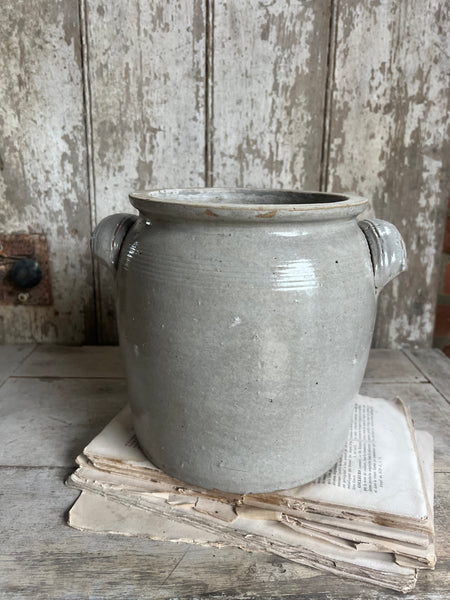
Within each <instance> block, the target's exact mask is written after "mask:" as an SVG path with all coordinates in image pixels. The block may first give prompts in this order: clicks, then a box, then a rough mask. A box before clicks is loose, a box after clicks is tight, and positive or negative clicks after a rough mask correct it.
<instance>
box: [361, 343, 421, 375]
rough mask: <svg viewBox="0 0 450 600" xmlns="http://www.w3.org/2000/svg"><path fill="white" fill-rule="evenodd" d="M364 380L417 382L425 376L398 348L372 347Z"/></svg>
mask: <svg viewBox="0 0 450 600" xmlns="http://www.w3.org/2000/svg"><path fill="white" fill-rule="evenodd" d="M364 381H365V382H366V383H367V382H369V381H370V382H371V383H377V382H378V383H417V382H419V381H421V382H426V381H428V380H427V378H426V377H425V376H424V375H423V373H422V372H421V371H419V370H418V369H417V368H416V367H415V366H414V365H413V363H412V362H411V361H410V360H409V359H408V358H407V357H406V356H405V355H404V354H403V353H402V352H399V351H398V350H385V349H383V348H372V349H371V351H370V355H369V361H368V363H367V368H366V372H365V374H364Z"/></svg>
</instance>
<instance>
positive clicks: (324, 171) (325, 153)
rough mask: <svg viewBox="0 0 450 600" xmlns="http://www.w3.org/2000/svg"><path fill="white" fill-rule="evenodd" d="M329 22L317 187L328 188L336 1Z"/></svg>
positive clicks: (331, 1)
mask: <svg viewBox="0 0 450 600" xmlns="http://www.w3.org/2000/svg"><path fill="white" fill-rule="evenodd" d="M329 10H330V22H329V29H328V50H327V75H326V80H325V100H324V114H323V125H322V150H321V156H320V178H319V189H320V190H322V191H327V189H328V159H329V156H330V139H331V136H330V131H331V114H332V110H333V86H334V77H335V66H336V39H337V23H338V2H337V0H330V8H329Z"/></svg>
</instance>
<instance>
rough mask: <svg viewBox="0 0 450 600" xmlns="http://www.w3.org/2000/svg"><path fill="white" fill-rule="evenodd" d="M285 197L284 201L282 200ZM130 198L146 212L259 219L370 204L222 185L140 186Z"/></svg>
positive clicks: (345, 211) (352, 211) (312, 215)
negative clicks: (191, 186) (152, 187)
mask: <svg viewBox="0 0 450 600" xmlns="http://www.w3.org/2000/svg"><path fill="white" fill-rule="evenodd" d="M284 198H285V199H286V200H287V202H283V201H281V200H283V199H284ZM129 199H130V202H131V204H132V205H133V206H134V207H135V208H137V209H138V210H139V211H140V212H141V213H142V214H144V215H146V216H157V217H159V218H164V217H167V218H184V219H186V218H193V219H201V220H211V219H215V220H216V221H220V220H222V221H223V220H227V221H228V220H233V221H234V220H240V221H242V220H245V221H247V220H253V219H257V220H258V221H260V222H261V221H262V222H264V221H266V222H267V221H271V222H273V221H298V220H301V221H312V220H327V219H341V218H350V217H355V216H357V215H358V214H360V213H362V212H363V211H364V210H365V209H366V208H367V206H368V204H369V203H368V200H367V199H366V198H363V197H361V196H357V195H355V194H347V193H336V192H320V191H303V190H284V189H283V190H281V189H265V188H224V187H221V188H216V187H212V188H207V187H205V188H163V189H154V190H142V191H136V192H132V193H131V194H130V195H129ZM249 200H252V202H250V201H249ZM295 200H297V202H295Z"/></svg>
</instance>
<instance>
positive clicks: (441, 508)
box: [0, 346, 450, 600]
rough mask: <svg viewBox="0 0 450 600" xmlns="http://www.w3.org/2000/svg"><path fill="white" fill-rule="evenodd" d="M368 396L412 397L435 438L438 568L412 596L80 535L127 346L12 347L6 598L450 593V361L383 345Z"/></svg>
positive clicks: (204, 551)
mask: <svg viewBox="0 0 450 600" xmlns="http://www.w3.org/2000/svg"><path fill="white" fill-rule="evenodd" d="M362 393H366V394H369V395H372V396H381V397H385V398H391V397H394V396H400V397H401V398H402V399H403V400H405V402H406V403H407V404H408V405H409V406H410V409H411V412H412V415H413V418H414V421H415V424H416V427H417V428H421V429H426V430H428V431H429V432H430V433H432V434H433V436H434V440H435V485H436V497H435V513H436V534H437V556H438V563H437V567H436V570H435V571H434V572H433V571H422V572H420V573H419V579H418V583H417V587H416V590H415V592H414V593H412V594H408V595H407V596H402V594H400V593H396V592H391V591H389V590H383V589H381V588H377V587H375V586H370V585H364V584H362V583H359V582H352V581H350V580H348V579H343V578H340V577H337V576H334V575H331V574H327V573H325V572H323V571H318V570H314V569H311V568H307V567H303V566H301V565H298V564H295V563H292V562H289V561H287V560H283V559H281V558H278V557H276V556H271V555H266V554H257V553H249V552H245V551H243V550H239V549H237V548H223V549H220V550H219V549H215V548H205V547H202V546H192V545H188V544H179V543H177V544H174V543H169V542H167V543H162V542H153V541H151V540H147V539H142V538H132V537H123V536H119V535H105V534H90V533H86V532H79V531H76V530H74V529H71V528H70V527H68V526H67V525H66V514H67V510H68V508H69V507H70V506H71V504H72V503H73V501H74V500H75V498H76V496H77V493H76V491H74V490H72V489H69V488H66V487H65V486H64V484H63V482H64V480H65V478H66V477H67V475H68V474H69V473H70V472H71V471H72V470H73V468H74V458H75V457H76V455H77V454H78V453H79V452H80V451H81V450H82V449H83V447H84V446H85V445H86V444H87V443H88V442H89V441H90V440H91V439H92V438H93V437H94V436H95V435H96V434H97V433H98V432H99V431H100V430H101V429H102V427H103V426H104V425H106V423H107V422H108V421H109V420H110V419H111V418H112V417H113V416H114V415H115V414H116V413H117V412H118V410H119V409H120V408H121V407H122V405H123V404H124V403H125V402H126V400H127V393H126V385H125V380H124V375H123V370H122V366H121V362H120V357H119V353H118V349H117V348H115V347H81V348H80V347H54V346H0V440H1V449H0V469H1V487H0V541H1V544H0V599H3V598H8V599H10V598H14V599H19V598H20V599H22V598H33V600H39V599H41V598H42V599H46V600H47V599H53V598H54V599H58V600H59V599H70V600H75V599H78V598H90V599H91V598H92V599H93V598H95V599H96V600H102V599H110V598H111V599H112V598H114V599H120V600H125V599H133V600H138V599H144V598H145V599H155V600H160V599H165V598H198V599H200V598H221V599H227V598H245V599H253V598H255V599H256V598H257V599H258V600H265V599H269V598H288V599H294V598H295V599H302V600H307V599H308V600H311V599H321V600H325V599H326V600H344V599H355V598H358V599H361V600H369V599H373V600H375V599H379V600H388V599H392V598H394V597H397V596H399V597H405V598H408V599H409V600H413V599H414V600H416V599H417V600H418V599H423V600H425V599H426V600H430V599H433V600H436V599H440V598H442V599H444V598H450V580H449V571H450V542H449V530H450V528H449V522H450V510H449V504H450V502H449V497H450V457H449V447H450V446H449V431H450V427H449V415H450V405H449V402H450V361H449V360H448V359H447V358H446V357H445V356H444V354H442V353H441V352H440V351H439V350H405V351H394V350H373V351H372V353H371V357H370V361H369V365H368V368H367V371H366V378H365V380H364V384H363V387H362Z"/></svg>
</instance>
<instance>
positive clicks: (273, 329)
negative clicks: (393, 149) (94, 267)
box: [92, 188, 406, 493]
mask: <svg viewBox="0 0 450 600" xmlns="http://www.w3.org/2000/svg"><path fill="white" fill-rule="evenodd" d="M130 201H131V204H132V205H133V206H134V207H135V208H137V209H138V211H139V215H131V214H117V215H112V216H110V217H107V218H106V219H104V220H103V221H101V223H100V224H99V225H98V227H97V228H96V230H95V232H94V234H93V238H92V248H93V252H94V255H95V256H96V257H97V258H98V259H99V260H100V261H102V262H103V263H105V264H106V265H107V266H108V267H109V268H110V270H111V271H112V272H113V273H114V278H115V289H116V301H117V318H118V328H119V337H120V345H121V348H122V354H123V358H124V361H125V368H126V374H127V380H128V386H129V394H130V404H131V411H132V416H133V423H134V427H135V430H136V435H137V438H138V440H139V442H140V445H141V447H142V449H143V451H144V452H145V453H146V455H147V456H148V457H149V459H150V460H151V461H152V463H153V464H155V465H156V466H158V467H160V468H161V469H163V470H164V471H165V472H167V473H169V474H170V475H172V476H174V477H176V478H179V479H181V480H182V481H184V482H187V483H190V484H192V485H195V486H202V487H205V488H217V489H219V490H223V491H226V492H236V493H249V492H265V491H270V490H276V489H283V488H291V487H294V486H297V485H301V484H303V483H306V482H308V481H311V480H313V479H315V478H316V477H318V476H319V475H321V474H322V473H324V472H325V471H327V470H328V469H329V468H330V467H331V466H332V465H333V464H334V463H335V462H336V461H337V459H338V458H339V456H340V453H341V452H342V449H343V447H344V444H345V441H346V438H347V434H348V431H349V427H350V422H351V417H352V408H353V402H354V399H355V396H356V394H357V393H358V390H359V387H360V384H361V381H362V378H363V375H364V371H365V367H366V364H367V359H368V355H369V348H370V344H371V338H372V333H373V328H374V322H375V312H376V300H377V294H378V292H379V290H381V288H382V287H383V286H384V285H385V284H386V283H387V282H388V281H390V280H391V279H393V278H394V277H395V276H396V275H398V274H399V273H400V272H401V271H403V270H404V269H405V266H406V255H405V250H404V245H403V241H402V238H401V236H400V234H399V232H398V231H397V229H396V228H395V227H394V226H393V225H391V224H390V223H387V222H385V221H381V220H378V219H371V220H365V221H359V222H358V221H357V219H356V217H357V216H358V215H359V214H360V213H362V212H363V211H364V209H365V208H366V207H367V204H368V202H367V200H365V199H364V198H360V197H357V196H353V195H349V194H345V195H343V194H333V193H321V192H320V193H319V192H312V193H310V192H294V191H271V190H250V189H217V188H205V189H185V190H182V189H180V190H176V189H175V190H170V189H169V190H159V191H150V192H137V193H134V194H131V195H130Z"/></svg>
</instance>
